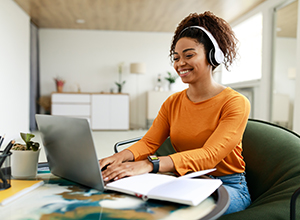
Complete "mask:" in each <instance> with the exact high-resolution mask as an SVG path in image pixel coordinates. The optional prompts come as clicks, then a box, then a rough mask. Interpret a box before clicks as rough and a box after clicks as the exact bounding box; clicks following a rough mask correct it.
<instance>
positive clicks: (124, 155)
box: [99, 149, 134, 170]
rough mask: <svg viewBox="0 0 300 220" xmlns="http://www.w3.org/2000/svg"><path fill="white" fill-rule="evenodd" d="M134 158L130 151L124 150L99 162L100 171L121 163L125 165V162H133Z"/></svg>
mask: <svg viewBox="0 0 300 220" xmlns="http://www.w3.org/2000/svg"><path fill="white" fill-rule="evenodd" d="M133 160H134V156H133V154H132V153H131V151H129V150H126V149H125V150H123V151H121V152H119V153H116V154H114V155H112V156H110V157H106V158H103V159H101V160H100V161H99V163H100V169H101V170H102V169H103V168H104V169H105V168H106V167H108V166H110V165H117V164H120V163H123V162H125V161H133Z"/></svg>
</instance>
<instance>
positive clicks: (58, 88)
mask: <svg viewBox="0 0 300 220" xmlns="http://www.w3.org/2000/svg"><path fill="white" fill-rule="evenodd" d="M63 87H64V86H63V85H57V86H56V90H57V92H59V93H62V92H63Z"/></svg>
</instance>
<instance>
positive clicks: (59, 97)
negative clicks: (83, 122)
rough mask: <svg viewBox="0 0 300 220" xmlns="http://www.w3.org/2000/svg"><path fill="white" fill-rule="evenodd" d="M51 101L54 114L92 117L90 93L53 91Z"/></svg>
mask: <svg viewBox="0 0 300 220" xmlns="http://www.w3.org/2000/svg"><path fill="white" fill-rule="evenodd" d="M51 102H52V104H51V114H52V115H62V116H72V117H80V118H87V119H90V116H91V96H90V94H71V93H70V94H68V93H66V94H59V93H53V94H52V97H51Z"/></svg>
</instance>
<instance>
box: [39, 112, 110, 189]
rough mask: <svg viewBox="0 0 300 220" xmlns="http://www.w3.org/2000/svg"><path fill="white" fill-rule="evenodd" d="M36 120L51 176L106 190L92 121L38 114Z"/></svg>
mask: <svg viewBox="0 0 300 220" xmlns="http://www.w3.org/2000/svg"><path fill="white" fill-rule="evenodd" d="M35 117H36V122H37V125H38V129H39V131H40V132H41V134H42V140H43V144H44V148H45V153H46V156H47V161H48V164H49V168H50V171H51V173H53V174H54V175H56V176H59V177H62V178H65V179H68V180H71V181H74V182H76V183H79V184H82V185H85V186H88V187H91V188H94V189H97V190H100V191H104V188H105V187H104V182H103V179H102V174H101V170H100V165H99V162H98V158H97V154H96V150H95V146H94V142H93V138H92V132H91V129H90V125H89V122H88V120H87V119H83V118H71V117H65V116H52V115H38V114H37V115H36V116H35Z"/></svg>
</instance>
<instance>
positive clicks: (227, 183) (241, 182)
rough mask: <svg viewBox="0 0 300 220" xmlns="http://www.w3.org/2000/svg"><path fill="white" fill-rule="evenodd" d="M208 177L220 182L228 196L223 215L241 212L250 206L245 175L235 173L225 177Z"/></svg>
mask: <svg viewBox="0 0 300 220" xmlns="http://www.w3.org/2000/svg"><path fill="white" fill-rule="evenodd" d="M209 177H211V178H214V179H220V180H222V182H223V186H224V187H225V189H226V190H227V192H228V194H229V198H230V204H229V207H228V209H227V211H226V212H225V213H224V215H227V214H230V213H234V212H238V211H242V210H244V209H246V208H247V207H248V206H249V205H250V204H251V198H250V194H249V191H248V187H247V182H246V178H245V173H236V174H230V175H226V176H211V175H209Z"/></svg>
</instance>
